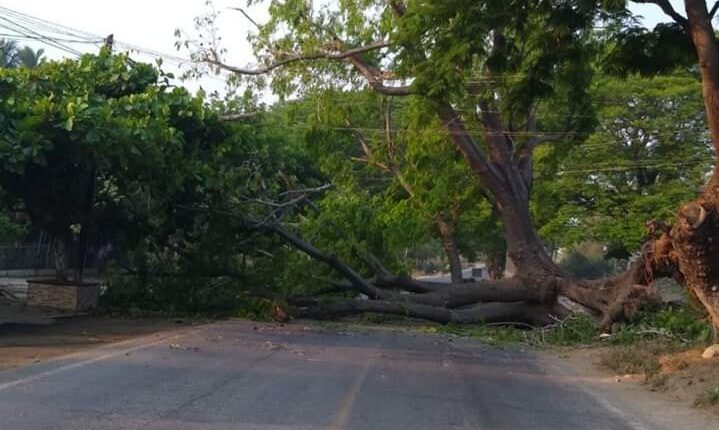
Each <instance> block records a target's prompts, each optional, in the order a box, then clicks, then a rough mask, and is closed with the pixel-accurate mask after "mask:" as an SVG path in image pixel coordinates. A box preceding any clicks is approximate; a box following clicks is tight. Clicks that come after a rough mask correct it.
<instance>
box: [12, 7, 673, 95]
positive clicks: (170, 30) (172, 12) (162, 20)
mask: <svg viewBox="0 0 719 430" xmlns="http://www.w3.org/2000/svg"><path fill="white" fill-rule="evenodd" d="M205 2H206V0H115V1H108V0H0V6H1V7H4V8H7V9H11V10H13V11H16V12H21V13H24V14H27V15H31V16H33V17H37V18H41V19H44V20H47V21H51V22H53V23H57V24H62V25H64V26H67V27H71V28H73V29H77V30H82V31H84V32H87V33H92V34H95V35H98V36H100V37H104V36H106V35H108V34H113V35H114V37H115V40H117V41H120V42H124V43H129V44H133V45H137V46H139V47H142V48H144V49H146V50H152V51H157V52H161V53H164V54H168V55H169V56H174V57H183V58H186V57H188V56H189V54H188V52H183V51H179V52H178V51H177V50H176V48H175V46H174V44H175V41H176V37H175V36H174V32H175V29H178V28H179V29H182V30H185V31H187V32H191V31H192V30H193V18H194V17H196V16H198V15H201V14H203V13H204V12H206V11H207V10H208V7H207V6H206V4H205ZM672 3H673V4H674V5H675V8H676V9H677V10H680V11H681V10H683V8H682V7H681V3H682V2H681V1H678V0H672ZM231 6H241V7H244V6H245V0H214V7H215V9H217V10H218V11H219V12H220V19H219V22H218V26H219V28H220V35H221V36H222V38H223V42H224V45H225V47H226V48H227V49H228V52H227V62H228V63H230V64H234V65H238V66H247V65H250V64H252V63H253V56H252V52H251V49H250V46H249V44H248V43H247V40H246V35H247V32H248V31H250V30H252V29H253V28H252V26H251V24H250V23H249V22H248V21H247V19H245V18H244V17H243V16H242V15H241V14H240V13H239V12H237V11H234V10H231V9H229V7H231ZM632 10H633V11H634V12H635V13H637V14H640V15H642V16H643V17H644V22H645V25H647V26H653V25H654V24H656V23H657V22H661V21H665V20H666V18H665V17H664V15H663V14H662V12H661V11H660V10H659V8H658V7H656V6H654V5H634V6H632ZM248 12H249V14H250V15H251V16H252V18H253V19H254V20H255V21H257V22H260V23H262V22H263V21H264V20H265V19H266V18H267V12H266V8H265V7H263V6H262V5H257V6H253V7H252V8H250V9H248ZM2 18H6V19H7V18H9V16H8V15H7V13H6V12H5V11H3V10H2V9H0V26H1V25H2V24H5V23H6V22H7V21H3V20H2ZM3 33H8V31H7V30H5V29H3V28H0V34H3ZM0 37H1V36H0ZM68 38H69V36H68ZM19 43H20V44H22V45H26V44H27V45H31V46H33V47H35V48H38V47H42V48H44V49H45V51H46V55H47V57H49V58H59V57H62V56H69V54H67V53H65V52H63V51H60V50H58V49H56V48H51V47H48V46H44V45H42V44H40V43H37V42H33V41H27V40H21V41H19ZM65 44H66V45H69V46H71V47H72V48H74V49H76V50H78V51H81V52H96V51H97V49H98V47H97V46H96V45H95V44H75V43H69V42H68V43H65ZM133 57H134V58H136V59H138V60H144V61H150V60H152V56H149V55H146V54H141V53H134V54H133ZM178 62H180V60H179V59H176V60H174V61H169V62H168V61H166V62H165V64H164V66H163V68H164V69H166V70H167V71H172V72H177V63H178ZM185 85H186V86H188V87H189V88H190V89H192V90H196V89H198V88H199V87H202V88H204V89H205V90H208V91H210V92H211V91H214V90H217V91H222V89H223V88H224V83H223V78H222V77H221V76H213V77H205V78H203V79H201V80H199V81H195V82H185Z"/></svg>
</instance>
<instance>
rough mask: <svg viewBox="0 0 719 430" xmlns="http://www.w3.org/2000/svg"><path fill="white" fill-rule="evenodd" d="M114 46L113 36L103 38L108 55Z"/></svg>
mask: <svg viewBox="0 0 719 430" xmlns="http://www.w3.org/2000/svg"><path fill="white" fill-rule="evenodd" d="M114 45H115V35H114V34H109V35H108V36H107V37H106V38H105V47H106V48H107V49H108V51H110V53H112V48H113V46H114Z"/></svg>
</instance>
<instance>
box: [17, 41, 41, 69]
mask: <svg viewBox="0 0 719 430" xmlns="http://www.w3.org/2000/svg"><path fill="white" fill-rule="evenodd" d="M17 59H18V63H19V65H20V66H22V67H30V68H33V67H37V66H39V65H40V64H42V63H43V62H44V61H45V50H43V49H38V50H37V51H35V50H34V49H32V48H31V47H29V46H26V47H24V48H22V49H20V50H19V51H17Z"/></svg>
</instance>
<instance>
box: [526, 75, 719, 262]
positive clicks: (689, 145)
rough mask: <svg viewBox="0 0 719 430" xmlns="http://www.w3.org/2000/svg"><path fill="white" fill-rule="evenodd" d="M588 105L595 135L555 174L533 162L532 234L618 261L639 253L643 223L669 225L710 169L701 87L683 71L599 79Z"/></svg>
mask: <svg viewBox="0 0 719 430" xmlns="http://www.w3.org/2000/svg"><path fill="white" fill-rule="evenodd" d="M593 100H594V103H596V104H597V114H598V126H597V129H596V131H595V132H594V133H593V134H592V135H591V136H590V137H589V138H588V139H587V140H586V141H585V142H583V143H582V144H580V145H575V146H573V147H572V148H571V149H570V150H569V151H565V152H563V153H562V157H563V158H562V159H561V161H560V162H559V165H558V166H556V169H551V170H549V171H544V170H543V169H542V163H541V162H540V163H539V173H538V178H539V179H538V181H537V184H538V185H537V190H536V193H537V197H538V198H539V199H541V201H542V203H543V206H544V208H543V210H542V212H543V213H544V214H545V215H546V216H548V217H549V218H548V219H545V220H543V221H544V225H543V227H542V228H541V230H540V232H541V233H542V236H543V237H545V238H547V239H549V240H551V241H552V242H554V243H556V244H558V245H561V246H571V245H576V244H578V243H580V242H583V241H586V240H593V241H599V242H602V243H605V244H606V245H607V246H608V250H609V255H610V256H613V257H618V258H626V257H628V256H629V255H630V254H632V253H634V252H637V251H639V250H640V248H641V245H642V243H643V242H644V240H645V235H646V227H645V223H646V222H647V221H648V220H650V219H656V220H661V221H663V222H670V221H671V219H672V218H673V217H674V214H675V212H676V210H677V209H678V208H679V206H680V205H681V204H682V203H683V202H686V201H687V200H689V199H691V198H692V197H693V196H694V195H696V194H697V193H698V192H699V190H700V188H701V186H702V185H703V184H704V182H705V181H706V175H707V174H708V173H709V172H710V171H711V167H712V149H711V142H710V139H709V135H708V133H707V131H706V127H707V126H706V119H705V117H704V113H703V111H702V98H701V83H700V82H699V80H698V79H697V77H695V76H693V75H691V74H689V73H686V72H677V73H675V74H673V75H664V76H660V75H658V76H654V77H641V76H636V75H632V76H628V77H626V78H601V79H599V80H598V81H597V82H596V84H595V88H594V90H593ZM544 175H547V176H546V179H544ZM557 175H558V179H557ZM552 202H555V203H556V204H554V205H553V204H552Z"/></svg>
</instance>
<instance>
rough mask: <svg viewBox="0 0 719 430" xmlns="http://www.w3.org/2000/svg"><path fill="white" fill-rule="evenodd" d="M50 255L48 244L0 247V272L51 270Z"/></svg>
mask: <svg viewBox="0 0 719 430" xmlns="http://www.w3.org/2000/svg"><path fill="white" fill-rule="evenodd" d="M52 254H53V253H52V252H50V245H48V244H28V243H22V244H5V245H0V270H27V269H51V268H53V267H54V266H55V262H54V260H53V258H52Z"/></svg>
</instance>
